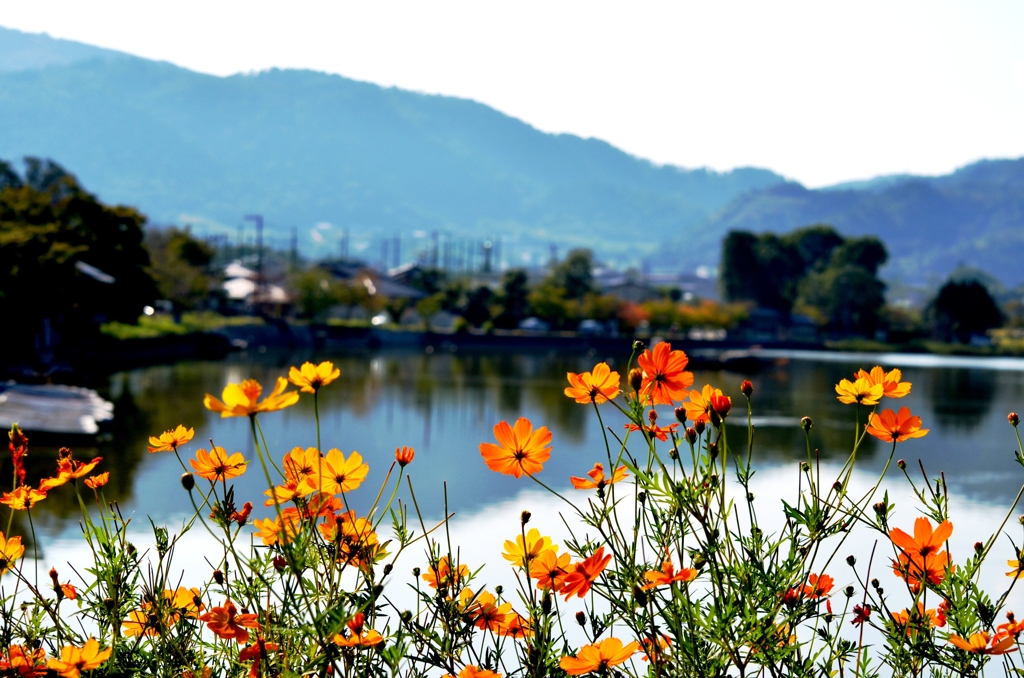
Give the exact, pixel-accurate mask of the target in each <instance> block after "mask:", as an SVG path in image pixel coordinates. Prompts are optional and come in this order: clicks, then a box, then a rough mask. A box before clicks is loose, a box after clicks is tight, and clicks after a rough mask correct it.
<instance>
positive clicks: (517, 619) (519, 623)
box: [494, 610, 533, 638]
mask: <svg viewBox="0 0 1024 678" xmlns="http://www.w3.org/2000/svg"><path fill="white" fill-rule="evenodd" d="M532 625H533V623H532V622H531V621H530V620H529V619H527V618H526V617H524V616H523V615H521V614H519V613H518V612H516V611H515V610H512V611H511V612H509V613H508V614H506V615H505V621H503V622H502V623H501V624H499V625H498V627H497V628H496V629H494V632H495V633H497V634H498V635H499V636H505V637H507V638H526V637H527V636H531V635H533V629H532V628H531V627H532Z"/></svg>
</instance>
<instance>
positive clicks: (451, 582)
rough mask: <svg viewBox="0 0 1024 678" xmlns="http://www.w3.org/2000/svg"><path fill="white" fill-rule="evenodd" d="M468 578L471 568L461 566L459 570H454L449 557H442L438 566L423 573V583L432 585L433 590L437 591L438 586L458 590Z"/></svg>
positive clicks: (432, 566) (433, 566) (431, 567)
mask: <svg viewBox="0 0 1024 678" xmlns="http://www.w3.org/2000/svg"><path fill="white" fill-rule="evenodd" d="M467 577H469V567H468V566H467V565H459V567H458V568H457V569H455V570H452V568H451V564H450V563H449V562H448V556H441V558H440V559H439V560H438V561H437V565H431V566H430V567H429V568H428V569H427V571H426V572H424V573H423V581H425V582H427V583H428V584H430V588H432V589H436V588H437V587H438V586H441V587H442V588H452V589H457V588H459V586H460V584H461V583H462V582H463V581H464V580H465V579H466V578H467Z"/></svg>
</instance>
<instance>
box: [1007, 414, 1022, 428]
mask: <svg viewBox="0 0 1024 678" xmlns="http://www.w3.org/2000/svg"><path fill="white" fill-rule="evenodd" d="M1006 421H1008V422H1010V426H1016V425H1017V424H1019V423H1020V417H1018V416H1017V413H1016V412H1010V413H1009V414H1008V415H1006Z"/></svg>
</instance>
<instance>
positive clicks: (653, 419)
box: [647, 409, 658, 426]
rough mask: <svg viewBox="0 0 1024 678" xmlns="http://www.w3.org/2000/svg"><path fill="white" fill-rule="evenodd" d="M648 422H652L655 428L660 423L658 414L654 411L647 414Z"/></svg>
mask: <svg viewBox="0 0 1024 678" xmlns="http://www.w3.org/2000/svg"><path fill="white" fill-rule="evenodd" d="M647 420H648V421H649V422H651V426H654V425H655V424H657V423H658V413H657V412H656V411H655V410H653V409H652V410H651V411H650V412H648V413H647Z"/></svg>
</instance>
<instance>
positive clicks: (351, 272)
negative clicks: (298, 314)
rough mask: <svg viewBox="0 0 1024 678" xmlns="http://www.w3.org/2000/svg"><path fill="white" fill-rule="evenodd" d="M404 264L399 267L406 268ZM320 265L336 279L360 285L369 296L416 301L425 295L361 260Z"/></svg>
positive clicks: (401, 280)
mask: <svg viewBox="0 0 1024 678" xmlns="http://www.w3.org/2000/svg"><path fill="white" fill-rule="evenodd" d="M408 266H411V265H406V266H403V267H401V268H407V267H408ZM322 267H323V268H324V269H326V270H327V271H329V272H330V273H331V275H332V276H334V277H335V278H337V279H338V280H344V281H346V282H347V283H349V284H355V285H362V286H363V287H364V288H366V292H367V293H368V294H369V295H370V296H371V297H373V296H376V295H378V294H379V295H382V296H385V297H387V298H389V299H409V300H412V301H416V300H417V299H422V298H423V297H425V296H426V294H424V293H423V292H421V291H420V290H418V289H416V288H415V287H410V286H409V285H407V284H405V282H404V280H403V279H396V278H394V277H388V276H386V275H383V274H381V273H380V271H378V270H377V269H375V268H372V267H370V266H367V265H366V264H364V263H362V262H353V261H337V262H326V263H324V264H322Z"/></svg>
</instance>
